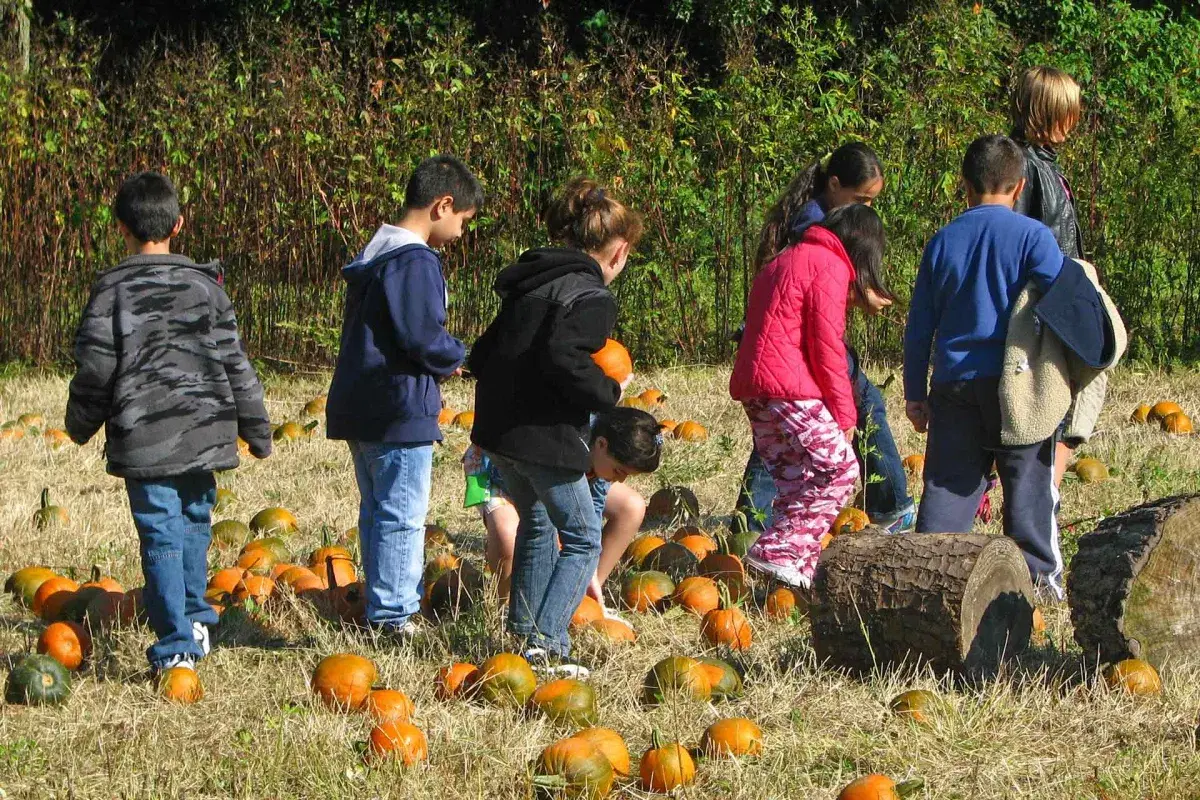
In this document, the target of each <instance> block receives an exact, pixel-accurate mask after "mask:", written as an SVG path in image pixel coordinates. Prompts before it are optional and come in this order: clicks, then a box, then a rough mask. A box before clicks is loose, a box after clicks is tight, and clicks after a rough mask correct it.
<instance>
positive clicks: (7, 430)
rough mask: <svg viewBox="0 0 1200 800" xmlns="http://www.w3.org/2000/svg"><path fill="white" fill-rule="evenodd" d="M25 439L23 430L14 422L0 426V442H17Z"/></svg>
mask: <svg viewBox="0 0 1200 800" xmlns="http://www.w3.org/2000/svg"><path fill="white" fill-rule="evenodd" d="M24 438H25V429H24V428H22V427H21V426H19V425H17V423H16V422H6V423H4V424H3V425H0V442H19V441H21V440H22V439H24Z"/></svg>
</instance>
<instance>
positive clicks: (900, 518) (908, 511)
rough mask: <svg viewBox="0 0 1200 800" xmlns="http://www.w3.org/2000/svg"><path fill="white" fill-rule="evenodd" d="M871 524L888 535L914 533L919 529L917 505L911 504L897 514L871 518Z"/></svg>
mask: <svg viewBox="0 0 1200 800" xmlns="http://www.w3.org/2000/svg"><path fill="white" fill-rule="evenodd" d="M871 524H872V525H876V526H878V527H880V528H883V529H884V530H885V531H887V532H888V533H912V532H913V531H914V530H915V529H916V527H917V505H916V503H909V504H908V507H907V508H903V509H901V510H900V511H897V512H896V513H895V514H879V515H877V516H875V517H872V518H871Z"/></svg>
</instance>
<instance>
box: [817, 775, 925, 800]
mask: <svg viewBox="0 0 1200 800" xmlns="http://www.w3.org/2000/svg"><path fill="white" fill-rule="evenodd" d="M923 785H924V784H923V782H922V781H919V780H912V781H905V782H904V783H900V784H898V783H896V782H895V781H893V780H892V779H891V778H889V777H888V776H887V775H864V776H863V777H861V778H857V779H855V780H853V781H851V782H850V783H848V784H846V786H845V787H843V788H842V791H840V792H839V793H838V796H837V800H902V798H905V797H908V796H909V795H910V794H912V793H913V792H916V791H918V790H919V789H920V788H921V787H922V786H923Z"/></svg>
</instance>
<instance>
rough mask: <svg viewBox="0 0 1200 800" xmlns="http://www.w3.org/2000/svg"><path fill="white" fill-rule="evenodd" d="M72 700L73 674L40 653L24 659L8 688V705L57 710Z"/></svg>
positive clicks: (5, 694) (7, 685)
mask: <svg viewBox="0 0 1200 800" xmlns="http://www.w3.org/2000/svg"><path fill="white" fill-rule="evenodd" d="M70 696H71V673H70V672H68V671H67V668H66V667H64V666H63V665H62V664H60V663H58V662H57V661H55V660H54V659H53V658H51V657H50V656H47V655H42V654H40V653H38V654H34V655H27V656H24V657H23V658H22V659H21V660H20V661H18V662H17V664H16V666H14V667H13V669H12V671H11V672H9V673H8V682H7V683H6V684H5V687H4V700H5V702H7V703H16V704H21V705H34V706H56V705H60V704H62V703H65V702H66V701H67V698H68V697H70Z"/></svg>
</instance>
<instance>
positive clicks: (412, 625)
mask: <svg viewBox="0 0 1200 800" xmlns="http://www.w3.org/2000/svg"><path fill="white" fill-rule="evenodd" d="M374 628H375V632H376V633H377V634H378V635H379V636H380V638H384V639H389V640H391V641H392V643H393V644H397V645H406V644H408V643H409V642H411V641H412V640H413V638H414V637H415V636H416V635H417V634H418V633H420V632H421V626H420V625H418V624H417V623H416V622H414V621H413V620H412V619H406V620H405V621H404V622H403V623H401V624H400V625H390V624H386V623H385V624H383V625H376V626H374Z"/></svg>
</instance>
